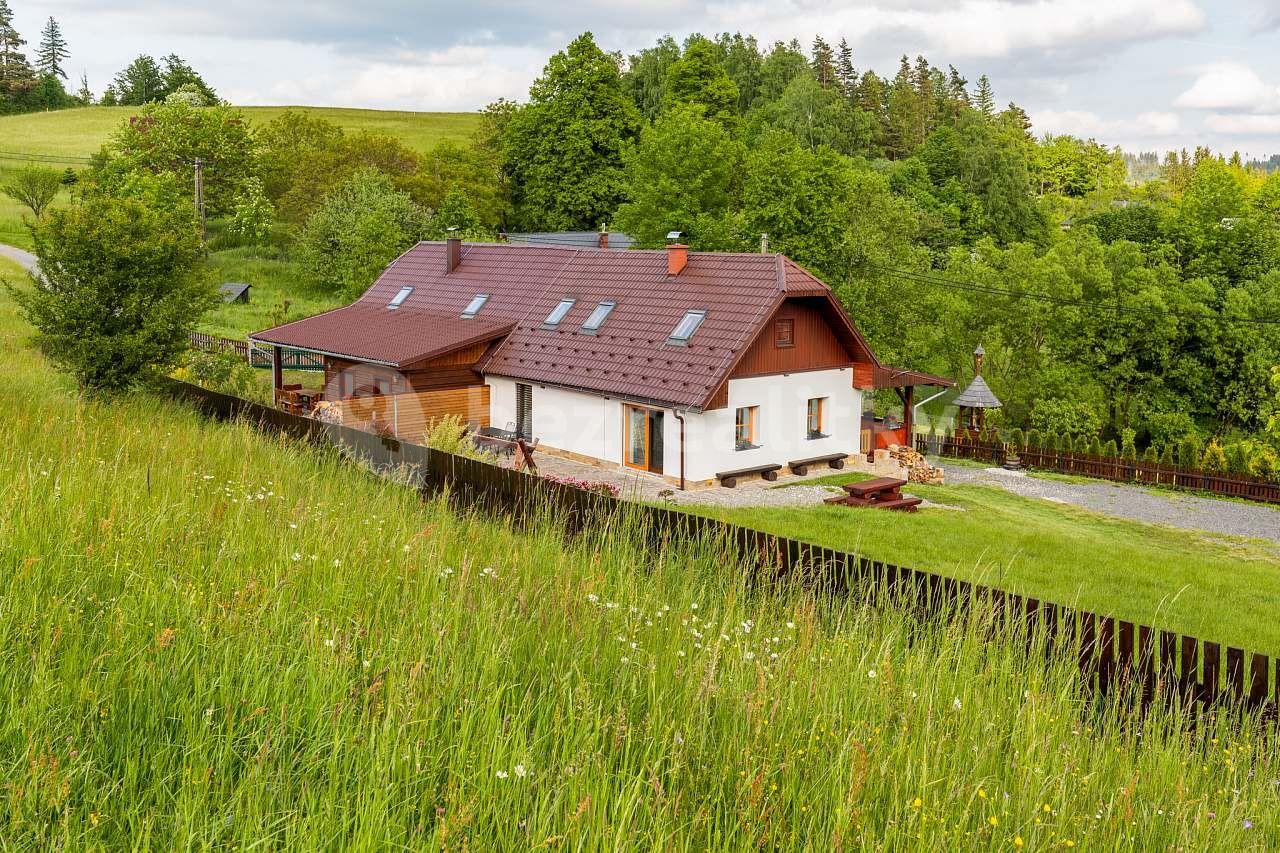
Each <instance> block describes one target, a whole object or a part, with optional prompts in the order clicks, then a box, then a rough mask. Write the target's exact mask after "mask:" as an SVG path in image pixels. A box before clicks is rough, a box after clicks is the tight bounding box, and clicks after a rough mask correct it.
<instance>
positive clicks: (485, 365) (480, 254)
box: [253, 243, 876, 410]
mask: <svg viewBox="0 0 1280 853" xmlns="http://www.w3.org/2000/svg"><path fill="white" fill-rule="evenodd" d="M688 257H689V260H688V264H687V265H686V266H685V268H684V270H683V271H682V272H681V273H680V274H679V275H676V276H671V275H668V273H667V253H666V251H665V250H662V249H658V250H644V251H634V250H633V251H625V252H620V251H615V250H600V249H574V248H564V247H558V246H532V245H511V244H502V243H496V244H489V243H465V244H463V246H462V261H461V263H460V264H459V265H458V267H457V268H456V269H455V270H454V271H453V272H450V273H448V274H446V272H445V246H444V244H443V243H420V244H418V245H417V246H415V247H414V248H412V249H410V250H409V251H408V252H406V253H405V254H404V255H402V256H401V257H400V258H398V259H397V260H396V261H395V262H394V263H393V264H392V265H391V266H390V267H388V268H387V270H386V272H384V273H383V275H382V276H381V277H380V278H379V279H378V280H377V281H376V282H375V283H374V284H373V286H372V287H370V288H369V290H368V291H366V292H365V294H364V295H363V296H361V297H360V299H359V300H358V301H357V302H356V303H355V304H354V305H353V306H351V307H350V308H347V309H340V311H352V312H354V311H355V310H356V309H359V310H360V311H361V312H362V313H361V314H355V313H352V314H351V315H349V316H350V321H347V320H345V319H344V321H343V322H341V323H338V324H334V325H333V326H329V327H328V328H327V330H328V331H329V333H331V334H333V335H334V336H335V338H336V339H339V340H341V341H350V340H352V339H359V340H361V341H363V342H364V343H363V344H362V345H361V348H362V349H367V350H371V349H372V346H373V341H374V339H376V338H377V337H379V336H380V335H382V334H385V332H384V331H383V330H384V329H387V328H388V326H387V324H386V322H385V321H377V320H375V319H374V318H375V317H378V316H382V315H391V316H393V317H394V318H395V319H393V320H392V321H390V322H391V324H393V325H394V326H395V328H397V329H401V328H405V329H406V331H405V332H404V334H405V335H409V334H411V333H410V332H409V331H407V328H408V327H409V326H412V325H414V324H413V323H408V324H407V325H406V326H404V327H402V326H401V325H400V324H401V323H403V322H404V321H407V320H409V318H411V317H417V318H419V320H418V321H417V322H419V323H420V324H421V326H422V334H423V336H424V338H430V339H434V337H435V336H436V335H438V334H440V332H441V331H444V330H448V331H449V332H450V334H451V335H453V336H454V337H456V335H457V333H456V332H454V331H453V330H454V328H455V327H457V326H458V325H459V324H461V325H462V326H466V327H471V328H474V327H476V326H479V325H480V324H484V323H487V324H506V325H508V326H512V325H513V324H514V326H513V328H512V329H511V332H510V334H509V335H507V336H506V338H505V339H504V340H503V341H502V342H501V343H499V344H498V345H497V346H495V347H494V348H493V349H491V350H490V353H489V354H488V356H486V358H485V359H484V360H483V361H482V362H481V364H480V365H479V366H478V369H480V370H481V371H482V372H483V373H485V374H488V375H493V376H505V377H509V378H513V379H522V380H528V381H531V382H535V383H544V384H551V385H562V386H567V387H571V388H579V389H584V390H588V391H592V392H595V393H599V394H605V395H610V396H616V397H620V398H625V399H633V400H641V401H651V402H655V403H661V404H664V405H669V406H674V407H677V408H690V409H695V410H697V409H702V408H705V406H706V405H707V404H708V403H709V402H710V400H711V398H712V397H713V396H714V394H715V392H716V390H717V388H718V387H719V386H720V384H721V383H722V382H723V381H724V379H725V377H727V376H728V375H729V373H730V372H731V371H732V369H733V367H734V365H736V364H737V362H738V360H739V359H740V358H741V357H742V355H743V354H744V353H745V352H746V350H747V348H748V347H749V346H750V344H751V342H752V341H753V340H754V339H755V337H756V335H757V334H758V333H759V331H760V329H761V328H763V325H764V323H765V322H766V321H767V320H768V318H769V317H770V316H771V315H772V313H773V311H774V310H775V309H776V308H777V306H778V305H780V304H781V303H782V302H783V301H784V300H785V299H787V298H791V297H814V296H817V297H823V298H825V299H826V300H827V301H826V304H825V305H824V314H826V315H827V318H828V320H829V321H830V322H831V323H832V325H833V327H834V328H835V329H836V331H837V333H838V334H839V335H840V337H841V339H842V341H843V342H844V343H845V346H846V347H847V348H848V349H849V351H850V353H851V354H853V356H854V357H855V359H856V360H858V361H869V362H872V363H876V362H875V357H874V356H873V355H872V354H871V352H870V350H869V349H868V348H867V346H866V343H865V341H864V340H863V339H862V337H861V335H860V334H859V333H858V331H857V329H856V328H854V326H853V324H852V323H851V322H850V321H849V319H848V317H847V316H846V315H845V313H844V311H843V309H841V308H840V306H839V304H838V303H837V302H836V301H835V299H834V297H833V296H832V295H831V291H830V288H828V287H827V286H826V285H825V284H823V283H822V282H821V281H820V280H819V279H817V278H815V277H814V276H812V275H810V274H809V273H808V272H806V271H805V270H804V269H802V268H801V267H800V266H798V265H797V264H795V263H794V262H792V261H791V260H789V259H788V258H786V257H783V256H781V255H772V254H769V255H765V254H754V253H752V254H746V253H740V254H734V253H719V252H690V253H689V256H688ZM404 287H412V288H414V290H413V292H412V293H411V294H410V295H409V297H408V299H407V300H406V301H405V303H404V306H403V307H402V308H401V309H400V310H398V311H391V312H388V311H387V310H386V306H387V303H388V302H390V301H391V299H392V298H393V297H394V296H395V295H396V294H397V293H398V292H399V291H400V290H401V288H404ZM481 293H484V294H488V295H489V300H488V302H487V303H486V304H485V305H484V307H483V308H482V309H481V310H480V312H479V314H478V315H477V317H476V318H475V319H474V320H458V317H459V315H460V314H461V313H462V311H463V310H464V309H465V308H466V306H467V305H468V303H470V302H471V300H472V299H473V298H474V297H475V296H476V295H477V294H481ZM566 298H572V299H575V300H577V301H576V303H575V304H574V306H573V308H572V310H570V311H569V313H568V315H566V316H565V318H564V319H563V320H562V321H561V322H560V324H559V325H558V326H557V327H556V328H554V329H544V328H542V326H543V321H544V320H545V319H546V318H547V316H548V315H549V314H550V313H551V311H552V309H554V308H555V307H556V305H557V304H558V303H559V302H560V301H561V300H562V299H566ZM602 301H612V302H615V303H617V307H616V308H615V309H614V311H613V313H612V314H610V316H609V318H608V319H607V320H606V321H605V323H604V325H603V327H602V328H601V329H600V330H599V332H598V333H597V334H595V335H589V334H584V333H582V331H581V327H582V324H583V322H584V321H585V320H586V318H587V316H588V315H589V314H590V313H591V312H592V311H593V310H594V309H595V307H596V305H597V304H598V303H600V302H602ZM694 309H705V310H706V312H707V316H706V319H705V320H704V321H703V323H702V325H701V327H700V328H699V329H698V331H697V332H696V334H694V336H693V338H692V339H691V340H690V341H689V344H688V346H673V345H670V344H668V343H667V339H668V337H669V336H670V335H671V333H672V331H673V330H674V329H675V327H676V325H677V324H678V323H679V322H680V320H681V318H682V317H683V316H684V315H685V312H687V311H690V310H694ZM336 313H339V312H331V314H336ZM327 316H329V315H321V318H323V317H327ZM366 318H367V319H366ZM316 319H317V320H319V319H320V318H316ZM307 322H309V321H299V323H294V324H289V326H282V327H280V328H279V329H273V330H269V331H267V332H262V333H259V334H257V335H254V336H253V337H254V338H255V339H256V340H263V341H267V340H269V341H272V342H280V343H287V345H292V346H299V347H303V348H308V349H317V350H321V351H331V352H335V353H340V351H341V350H342V347H341V346H337V345H336V344H334V343H333V342H330V343H329V344H328V346H322V345H320V344H319V340H318V337H320V336H318V337H317V338H311V337H308V338H307V340H309V341H311V343H310V344H302V343H297V342H293V340H291V341H288V342H286V341H282V340H278V338H279V337H282V336H283V335H284V334H285V333H286V330H288V329H289V328H290V327H291V326H298V325H300V324H301V323H307ZM357 324H359V325H358V326H357ZM315 328H316V329H319V328H320V327H319V326H317V327H315ZM310 333H311V329H308V336H309V335H310ZM295 340H296V339H295ZM347 349H354V347H351V346H349V345H348V346H347ZM401 354H403V353H401Z"/></svg>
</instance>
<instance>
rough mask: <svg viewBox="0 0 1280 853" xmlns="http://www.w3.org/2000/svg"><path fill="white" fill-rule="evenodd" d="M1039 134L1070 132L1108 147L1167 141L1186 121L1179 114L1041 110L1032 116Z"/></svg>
mask: <svg viewBox="0 0 1280 853" xmlns="http://www.w3.org/2000/svg"><path fill="white" fill-rule="evenodd" d="M1031 119H1032V123H1033V124H1034V127H1035V132H1036V133H1038V134H1045V133H1053V134H1060V133H1066V134H1071V135H1072V136H1082V137H1093V138H1094V139H1097V140H1098V141H1099V142H1101V143H1103V144H1106V145H1132V144H1133V143H1134V142H1139V143H1141V142H1144V141H1145V142H1147V143H1148V144H1151V143H1154V142H1163V141H1165V140H1167V139H1169V138H1170V137H1173V136H1175V135H1177V134H1178V132H1179V131H1180V130H1181V127H1182V121H1181V119H1180V118H1179V117H1178V114H1177V113H1171V112H1144V113H1139V114H1138V115H1136V116H1133V117H1131V118H1130V117H1125V118H1103V117H1102V116H1099V115H1098V114H1097V113H1094V112H1089V111H1087V110H1040V111H1038V112H1036V113H1033V114H1032V117H1031Z"/></svg>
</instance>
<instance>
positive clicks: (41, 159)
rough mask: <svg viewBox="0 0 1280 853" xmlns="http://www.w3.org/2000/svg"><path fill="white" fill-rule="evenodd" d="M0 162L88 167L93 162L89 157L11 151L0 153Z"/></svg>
mask: <svg viewBox="0 0 1280 853" xmlns="http://www.w3.org/2000/svg"><path fill="white" fill-rule="evenodd" d="M0 160H22V161H27V162H32V163H63V164H66V163H75V164H81V163H83V164H84V165H88V164H90V163H92V162H93V158H91V157H80V156H75V155H70V154H68V155H66V156H63V155H60V154H21V153H16V152H12V151H0Z"/></svg>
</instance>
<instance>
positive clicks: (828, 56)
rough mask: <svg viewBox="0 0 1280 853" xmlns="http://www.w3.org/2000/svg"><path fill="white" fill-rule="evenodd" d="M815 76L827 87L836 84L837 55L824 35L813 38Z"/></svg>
mask: <svg viewBox="0 0 1280 853" xmlns="http://www.w3.org/2000/svg"><path fill="white" fill-rule="evenodd" d="M810 64H811V66H812V67H813V77H814V79H815V80H817V81H818V85H819V86H821V87H822V88H824V89H826V88H829V87H831V86H834V85H835V84H836V55H835V51H833V50H832V49H831V45H829V44H827V42H826V40H825V39H824V38H823V37H822V36H815V37H814V39H813V54H812V59H811V61H810Z"/></svg>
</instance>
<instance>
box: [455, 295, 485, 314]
mask: <svg viewBox="0 0 1280 853" xmlns="http://www.w3.org/2000/svg"><path fill="white" fill-rule="evenodd" d="M488 301H489V294H487V293H477V294H476V298H475V299H472V300H471V304H470V305H468V306H467V310H465V311H463V312H462V319H464V320H470V319H471V318H472V317H474V316H476V315H477V314H479V313H480V309H481V308H483V307H484V304H485V303H486V302H488Z"/></svg>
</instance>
